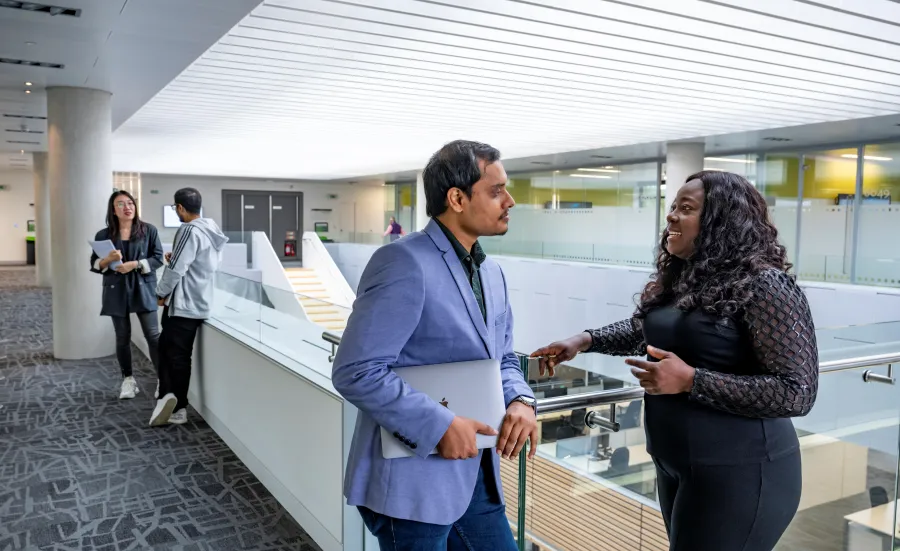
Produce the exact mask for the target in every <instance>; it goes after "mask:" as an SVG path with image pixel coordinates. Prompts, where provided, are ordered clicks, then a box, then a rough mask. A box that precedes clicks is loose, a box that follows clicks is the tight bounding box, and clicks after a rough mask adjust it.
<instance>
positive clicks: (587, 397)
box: [537, 386, 644, 415]
mask: <svg viewBox="0 0 900 551" xmlns="http://www.w3.org/2000/svg"><path fill="white" fill-rule="evenodd" d="M643 397H644V389H643V388H641V387H639V386H635V387H626V388H613V389H609V390H598V391H595V392H581V393H578V394H566V395H565V396H554V397H553V398H538V400H537V411H538V414H539V415H545V414H548V413H558V412H560V411H569V410H572V409H582V408H590V407H596V406H608V405H612V404H619V403H621V402H631V401H633V400H641V399H643Z"/></svg>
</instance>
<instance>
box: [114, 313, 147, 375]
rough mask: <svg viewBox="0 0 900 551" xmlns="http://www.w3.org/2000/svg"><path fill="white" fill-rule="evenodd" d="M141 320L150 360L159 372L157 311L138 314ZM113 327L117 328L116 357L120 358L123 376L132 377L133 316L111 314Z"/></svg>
mask: <svg viewBox="0 0 900 551" xmlns="http://www.w3.org/2000/svg"><path fill="white" fill-rule="evenodd" d="M137 317H138V321H140V322H141V331H142V332H143V333H144V338H145V339H146V340H147V348H149V350H150V361H151V362H153V367H154V369H156V372H157V373H159V354H158V353H157V348H158V342H159V321H158V320H157V317H156V312H144V313H142V314H137ZM110 319H112V323H113V327H114V328H115V330H116V357H117V358H118V359H119V367H121V368H122V377H131V376H132V373H133V372H132V369H131V318H130V317H128V316H126V317H121V316H110Z"/></svg>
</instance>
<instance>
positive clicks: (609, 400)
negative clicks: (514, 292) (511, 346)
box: [322, 331, 900, 431]
mask: <svg viewBox="0 0 900 551" xmlns="http://www.w3.org/2000/svg"><path fill="white" fill-rule="evenodd" d="M322 338H323V339H325V340H326V341H328V342H329V343H331V345H332V357H331V358H329V361H331V360H333V356H334V352H333V351H334V350H336V348H337V346H338V345H340V344H341V335H340V334H338V333H335V332H333V331H326V332H324V333H323V334H322ZM519 358H520V361H521V360H522V359H528V356H526V355H524V354H519ZM893 364H900V353H890V354H875V355H872V356H859V357H856V358H846V359H841V360H829V361H827V362H820V363H819V373H820V374H828V373H835V372H837V371H848V370H851V369H859V368H862V367H876V366H881V365H887V366H888V371H887V375H882V374H879V373H873V372H872V371H871V370H868V369H867V370H866V371H865V372H864V373H863V380H864V381H866V382H878V383H886V384H894V382H895V381H894V372H893ZM643 398H644V389H643V388H641V387H626V388H615V389H608V390H597V391H594V392H582V393H578V394H567V395H565V396H554V397H552V398H539V399H538V400H537V411H538V414H539V415H545V414H550V413H558V412H560V411H571V410H573V409H584V408H593V407H598V406H612V405H615V404H619V403H622V402H631V401H633V400H642V399H643ZM586 422H587V424H588V425H590V426H601V427H604V428H607V429H609V430H613V431H617V430H618V423H616V421H615V408H614V407H612V408H610V417H609V418H608V419H607V418H604V417H601V416H600V415H599V414H598V413H597V412H590V413H588V414H587V415H586Z"/></svg>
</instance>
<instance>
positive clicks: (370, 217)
mask: <svg viewBox="0 0 900 551" xmlns="http://www.w3.org/2000/svg"><path fill="white" fill-rule="evenodd" d="M183 187H193V188H195V189H197V191H199V192H200V195H201V196H202V197H203V215H204V216H205V217H207V218H212V219H213V220H215V221H216V222H217V223H218V224H219V225H220V226H221V225H222V190H226V189H237V190H258V191H291V192H302V193H303V228H301V230H302V231H313V227H314V224H315V223H316V222H328V224H329V227H330V228H331V227H336V225H337V220H338V205H339V204H340V203H345V202H355V203H356V226H357V231H358V232H360V231H365V232H371V233H374V232H377V233H378V234H379V235H380V234H381V232H383V231H384V229H383V228H381V225H382V224H381V218H382V210H383V203H384V199H383V195H384V187H383V186H381V185H380V182H367V183H359V184H354V185H350V184H322V183H316V182H292V181H288V180H263V179H249V178H225V177H217V176H184V175H171V174H148V173H143V174H141V188H142V192H141V206H140V212H141V218H142V219H143V220H145V221H147V222H149V223H151V224H153V225H155V226H156V227H157V228H158V229H159V232H160V238H161V239H162V240H163V241H171V240H172V239H173V238H174V237H175V231H176V230H177V228H164V227H163V208H165V206H166V205H171V204H172V203H173V202H174V195H175V192H176V191H178V190H179V189H181V188H183ZM331 196H336V197H334V198H332V197H331ZM316 209H326V210H316ZM327 209H331V210H330V211H328V210H327ZM330 233H331V232H328V233H325V234H324V235H326V236H329V237H330V235H329V234H330Z"/></svg>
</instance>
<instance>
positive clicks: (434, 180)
mask: <svg viewBox="0 0 900 551" xmlns="http://www.w3.org/2000/svg"><path fill="white" fill-rule="evenodd" d="M479 159H480V160H482V161H484V162H485V163H487V164H491V163H494V162H497V161H499V160H500V152H499V151H498V150H496V149H494V148H493V147H491V146H489V145H487V144H483V143H479V142H470V141H466V140H456V141H454V142H450V143H448V144H447V145H445V146H444V147H442V148H441V149H440V150H439V151H438V152H437V153H435V154H434V155H432V156H431V159H430V160H429V161H428V164H427V165H425V171H424V172H423V173H422V181H423V182H424V184H425V212H426V213H427V214H428V216H430V217H432V218H433V217H435V216H440V215H442V214H444V212H446V211H447V192H448V191H450V190H451V189H453V188H457V189H459V190H460V191H462V192H463V193H465V194H466V196H467V197H469V198H471V197H472V186H474V185H475V182H477V181H478V180H480V179H481V169H479V168H478V160H479Z"/></svg>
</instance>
